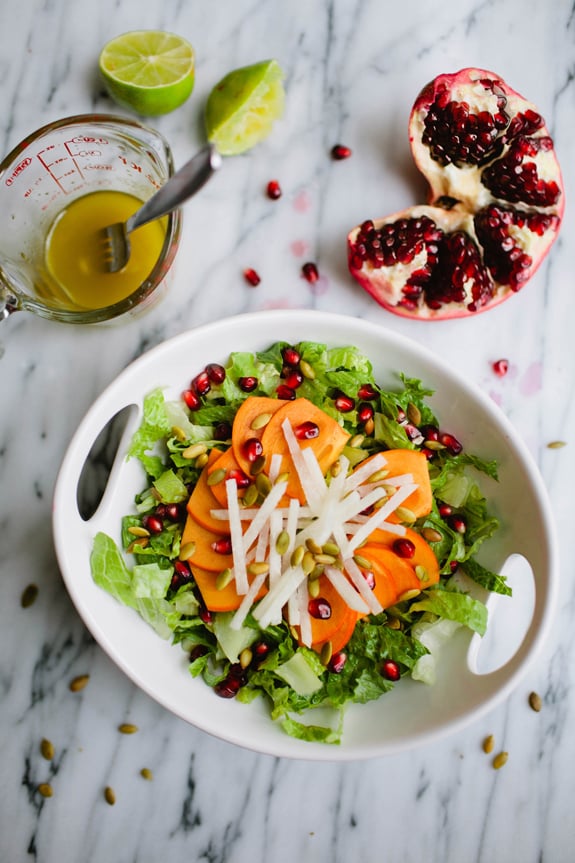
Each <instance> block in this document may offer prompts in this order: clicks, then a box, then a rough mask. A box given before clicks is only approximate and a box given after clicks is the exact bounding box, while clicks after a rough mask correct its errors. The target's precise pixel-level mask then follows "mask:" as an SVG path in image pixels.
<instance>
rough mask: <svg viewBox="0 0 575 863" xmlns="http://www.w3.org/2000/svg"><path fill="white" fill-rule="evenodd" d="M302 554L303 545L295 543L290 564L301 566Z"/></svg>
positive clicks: (303, 551) (303, 550)
mask: <svg viewBox="0 0 575 863" xmlns="http://www.w3.org/2000/svg"><path fill="white" fill-rule="evenodd" d="M304 554H305V548H304V546H303V545H296V547H295V548H294V550H293V551H292V556H291V560H290V564H291V565H292V566H301V562H302V560H303V556H304Z"/></svg>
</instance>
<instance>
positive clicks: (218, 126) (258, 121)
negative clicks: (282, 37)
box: [206, 60, 285, 156]
mask: <svg viewBox="0 0 575 863" xmlns="http://www.w3.org/2000/svg"><path fill="white" fill-rule="evenodd" d="M282 82H283V72H282V70H281V68H280V66H279V64H278V63H277V61H276V60H264V61H263V62H261V63H254V65H253V66H244V67H243V68H241V69H236V70H235V71H233V72H230V73H229V75H226V77H225V78H222V80H221V81H220V82H219V84H216V86H215V87H214V88H213V90H212V92H211V93H210V95H209V97H208V101H207V104H206V132H207V135H208V138H209V140H210V141H212V142H213V143H214V144H215V145H216V147H217V149H218V151H219V152H220V153H222V155H224V156H232V155H236V154H237V153H243V152H244V151H245V150H249V149H250V148H251V147H254V146H255V145H256V144H259V142H260V141H263V139H264V138H267V136H268V135H269V134H270V132H271V130H272V126H273V124H274V121H275V120H277V119H278V117H281V115H282V114H283V109H284V99H285V94H284V88H283V83H282Z"/></svg>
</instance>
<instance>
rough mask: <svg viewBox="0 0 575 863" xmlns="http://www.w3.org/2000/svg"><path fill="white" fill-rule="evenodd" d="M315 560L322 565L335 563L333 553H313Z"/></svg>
mask: <svg viewBox="0 0 575 863" xmlns="http://www.w3.org/2000/svg"><path fill="white" fill-rule="evenodd" d="M314 557H315V562H316V563H319V564H321V565H322V566H333V565H334V563H335V557H334V556H333V554H324V553H323V552H321V553H320V554H316V555H314Z"/></svg>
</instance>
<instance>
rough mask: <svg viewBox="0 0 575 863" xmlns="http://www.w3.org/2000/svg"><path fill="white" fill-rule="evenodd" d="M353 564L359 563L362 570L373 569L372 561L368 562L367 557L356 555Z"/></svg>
mask: <svg viewBox="0 0 575 863" xmlns="http://www.w3.org/2000/svg"><path fill="white" fill-rule="evenodd" d="M353 562H354V563H357V565H358V566H359V567H361V569H368V570H371V569H373V567H372V564H371V561H370V560H368V559H367V558H366V557H362V556H361V554H354V556H353Z"/></svg>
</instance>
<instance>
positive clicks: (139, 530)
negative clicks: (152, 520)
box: [128, 524, 150, 536]
mask: <svg viewBox="0 0 575 863" xmlns="http://www.w3.org/2000/svg"><path fill="white" fill-rule="evenodd" d="M128 533H131V534H132V536H149V535H150V531H149V530H147V528H145V527H140V525H139V524H132V525H130V527H129V528H128Z"/></svg>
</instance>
